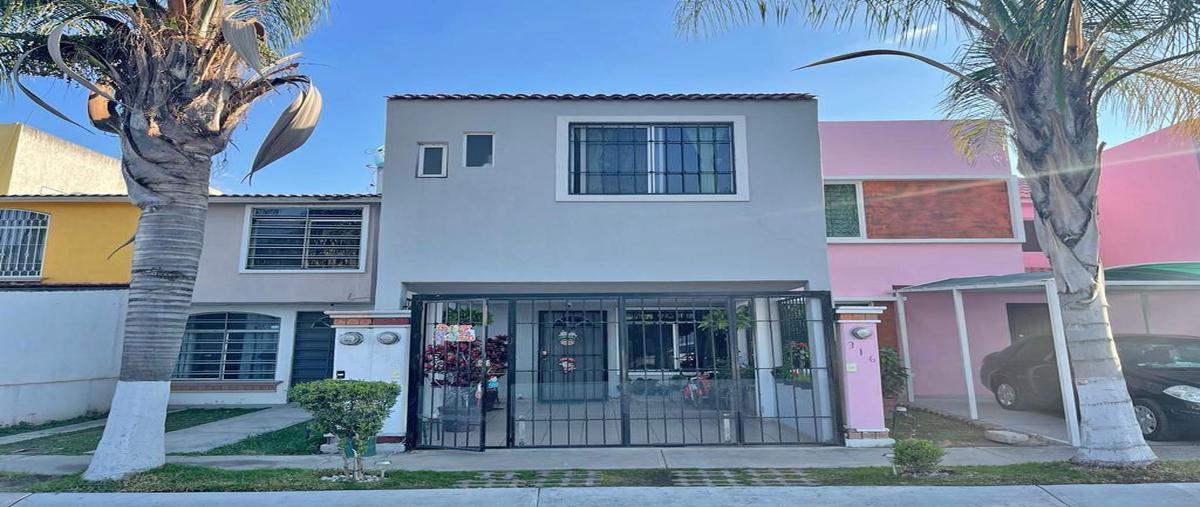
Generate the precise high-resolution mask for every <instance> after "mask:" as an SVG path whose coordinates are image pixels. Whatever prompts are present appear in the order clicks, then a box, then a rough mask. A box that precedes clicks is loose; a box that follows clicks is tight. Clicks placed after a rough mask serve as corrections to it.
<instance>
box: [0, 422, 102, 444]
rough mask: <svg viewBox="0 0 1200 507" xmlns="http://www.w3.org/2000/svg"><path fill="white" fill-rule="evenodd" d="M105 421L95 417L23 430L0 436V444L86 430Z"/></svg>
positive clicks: (96, 426)
mask: <svg viewBox="0 0 1200 507" xmlns="http://www.w3.org/2000/svg"><path fill="white" fill-rule="evenodd" d="M107 422H108V419H96V420H92V421H84V422H81V423H75V424H68V425H66V426H55V427H53V428H46V429H44V430H34V431H25V432H21V433H14V434H12V435H8V436H5V437H0V445H5V444H12V443H16V442H24V441H26V440H33V439H35V438H42V437H48V436H50V435H59V434H62V433H72V432H75V431H82V430H87V429H92V428H98V427H100V426H104V423H107Z"/></svg>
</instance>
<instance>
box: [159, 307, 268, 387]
mask: <svg viewBox="0 0 1200 507" xmlns="http://www.w3.org/2000/svg"><path fill="white" fill-rule="evenodd" d="M214 316H220V320H219V321H217V320H210V319H212V318H213V317H214ZM201 319H204V320H201ZM217 323H220V324H221V326H220V328H215V327H213V328H206V327H204V326H203V325H204V324H208V325H213V324H217ZM279 324H280V319H279V318H276V317H271V316H268V315H258V314H242V313H221V314H211V313H210V314H197V315H193V316H191V317H189V318H188V323H187V327H186V331H185V332H184V335H183V343H182V344H181V347H180V351H179V359H178V361H177V362H176V367H175V373H174V375H172V378H175V379H181V380H270V379H274V378H275V368H276V363H277V362H278V353H279ZM235 326H245V328H240V327H235ZM252 335H262V338H257V337H255V338H251V336H252ZM206 336H207V337H208V338H207V339H205V337H206ZM235 336H236V337H237V339H233V338H234V337H235ZM231 342H232V343H235V344H237V345H239V346H240V347H239V348H238V349H237V350H235V351H233V352H230V347H229V345H230V343H231ZM205 343H207V344H219V345H220V348H219V349H218V350H203V349H202V348H198V347H197V345H200V344H205ZM247 345H253V347H251V348H250V349H247V347H246V346H247ZM246 354H251V355H253V356H254V359H251V360H245V359H244V358H243V359H240V360H238V361H230V357H231V356H233V355H237V356H239V358H241V356H243V355H246ZM213 355H216V357H217V358H216V359H204V357H205V356H213ZM260 357H269V359H261V358H260ZM231 363H233V364H236V366H237V368H236V370H235V369H231V368H229V366H230V364H231ZM197 366H200V367H203V366H215V367H216V368H215V369H209V368H196V367H197ZM214 370H215V371H214Z"/></svg>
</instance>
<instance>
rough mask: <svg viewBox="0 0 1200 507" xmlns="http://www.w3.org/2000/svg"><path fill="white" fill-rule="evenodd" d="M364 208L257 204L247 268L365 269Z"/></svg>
mask: <svg viewBox="0 0 1200 507" xmlns="http://www.w3.org/2000/svg"><path fill="white" fill-rule="evenodd" d="M364 210H365V208H364V207H362V206H353V207H332V206H330V207H325V206H321V207H303V206H281V207H252V208H250V224H249V230H248V231H247V234H248V238H247V249H246V263H245V268H246V269H247V270H250V271H272V270H275V271H280V270H283V271H287V270H349V271H358V270H361V269H362V266H363V247H364V244H365V239H366V220H365V217H364Z"/></svg>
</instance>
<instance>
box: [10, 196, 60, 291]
mask: <svg viewBox="0 0 1200 507" xmlns="http://www.w3.org/2000/svg"><path fill="white" fill-rule="evenodd" d="M49 226H50V215H47V214H45V213H38V212H36V211H25V210H19V209H0V280H3V279H17V280H21V279H38V278H41V276H42V259H43V257H44V256H45V253H46V231H47V228H48V227H49Z"/></svg>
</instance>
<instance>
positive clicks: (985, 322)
mask: <svg viewBox="0 0 1200 507" xmlns="http://www.w3.org/2000/svg"><path fill="white" fill-rule="evenodd" d="M907 297H908V300H907V301H906V302H905V306H906V308H905V312H906V317H907V320H908V343H909V358H910V359H911V360H912V370H913V390H914V392H915V393H916V395H917V397H918V398H919V397H921V396H946V395H965V394H966V392H967V389H966V387H965V386H964V385H963V373H962V359H961V357H960V355H959V342H958V330H957V328H956V327H955V323H954V302H953V299H952V298H951V295H950V293H949V292H946V293H940V292H938V293H913V294H909V295H908V296H907ZM1045 301H1046V298H1045V296H1044V295H1042V294H1040V293H1038V292H1028V291H1026V292H1004V293H987V292H964V293H963V312H964V314H965V315H966V320H967V336H968V337H969V342H968V343H969V348H970V353H971V377H972V378H973V379H974V380H975V394H976V396H977V397H978V398H982V397H984V396H989V394H988V393H989V391H987V389H986V388H985V387H984V385H983V384H982V383H980V382H979V367H980V365H982V364H983V357H984V356H986V355H988V354H991V353H992V352H996V351H998V350H1002V349H1004V348H1005V347H1007V346H1009V344H1010V343H1012V341H1011V339H1010V338H1009V336H1008V312H1007V309H1006V307H1005V305H1006V304H1007V303H1041V302H1045Z"/></svg>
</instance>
